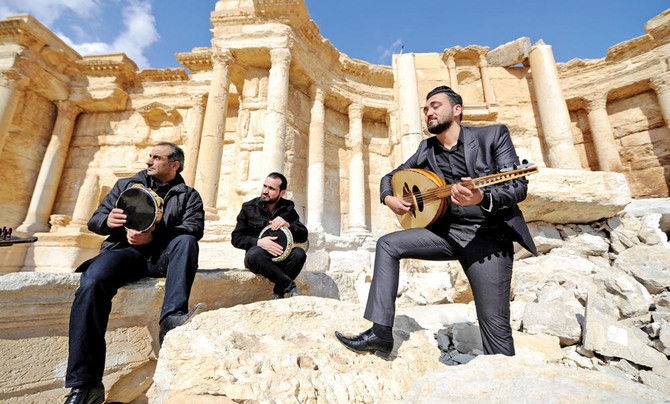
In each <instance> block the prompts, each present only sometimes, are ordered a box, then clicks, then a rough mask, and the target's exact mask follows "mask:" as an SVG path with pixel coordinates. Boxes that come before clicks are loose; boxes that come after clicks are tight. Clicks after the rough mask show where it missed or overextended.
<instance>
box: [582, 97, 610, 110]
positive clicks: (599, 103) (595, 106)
mask: <svg viewBox="0 0 670 404" xmlns="http://www.w3.org/2000/svg"><path fill="white" fill-rule="evenodd" d="M584 103H585V107H586V112H590V111H596V110H600V109H605V108H606V107H607V94H606V93H596V94H592V95H590V96H588V97H585V98H584Z"/></svg>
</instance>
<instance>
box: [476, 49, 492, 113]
mask: <svg viewBox="0 0 670 404" xmlns="http://www.w3.org/2000/svg"><path fill="white" fill-rule="evenodd" d="M479 73H480V75H481V77H482V88H483V90H484V102H485V103H486V104H493V103H494V102H496V100H495V96H494V95H493V88H492V87H491V79H490V78H489V63H488V62H487V61H486V55H485V54H483V53H480V54H479Z"/></svg>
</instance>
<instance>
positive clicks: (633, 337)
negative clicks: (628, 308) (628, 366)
mask: <svg viewBox="0 0 670 404" xmlns="http://www.w3.org/2000/svg"><path fill="white" fill-rule="evenodd" d="M602 300H603V298H602V297H598V296H597V295H595V294H590V295H589V298H588V300H587V303H586V315H585V317H584V333H583V337H582V344H583V345H584V348H586V349H588V350H591V351H595V352H597V353H599V354H601V355H604V356H610V357H616V358H623V359H626V360H628V361H631V362H633V363H637V364H638V365H644V366H647V367H654V366H666V365H667V363H668V359H667V358H666V357H665V355H663V354H662V353H661V352H659V351H657V350H656V349H654V348H652V347H650V346H648V345H647V341H645V340H646V339H647V338H646V335H645V336H644V337H642V336H640V335H639V334H638V333H637V332H635V330H633V329H631V328H628V327H625V326H623V325H622V324H619V323H617V321H616V320H615V319H614V318H612V317H610V316H609V315H607V313H603V312H602V310H601V309H600V307H602V306H603V305H606V304H605V303H604V302H602Z"/></svg>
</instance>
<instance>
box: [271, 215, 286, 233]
mask: <svg viewBox="0 0 670 404" xmlns="http://www.w3.org/2000/svg"><path fill="white" fill-rule="evenodd" d="M270 225H272V230H279V229H281V228H282V227H284V226H286V227H289V224H288V222H287V221H286V220H284V218H283V217H281V216H277V217H275V218H274V219H272V220H271V221H270Z"/></svg>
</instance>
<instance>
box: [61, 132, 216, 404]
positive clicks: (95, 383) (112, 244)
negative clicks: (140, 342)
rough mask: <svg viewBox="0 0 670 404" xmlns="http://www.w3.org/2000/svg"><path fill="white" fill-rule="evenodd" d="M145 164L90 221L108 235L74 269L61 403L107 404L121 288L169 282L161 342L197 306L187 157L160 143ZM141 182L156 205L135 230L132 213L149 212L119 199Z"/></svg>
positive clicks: (200, 217)
mask: <svg viewBox="0 0 670 404" xmlns="http://www.w3.org/2000/svg"><path fill="white" fill-rule="evenodd" d="M146 163H147V169H146V170H142V171H140V172H139V173H137V174H136V175H135V176H134V177H132V178H124V179H121V180H119V181H117V182H116V184H115V185H114V187H113V188H112V190H111V191H110V192H109V193H108V194H107V195H106V196H105V198H104V200H103V201H102V203H101V204H100V206H98V208H97V209H96V211H95V212H94V213H93V216H92V217H91V219H90V220H89V222H88V228H89V230H91V231H93V232H95V233H97V234H101V235H105V236H108V237H107V239H106V240H105V241H104V242H103V243H102V247H101V249H100V253H99V254H98V255H97V256H96V257H95V258H92V259H90V260H88V261H86V262H85V263H83V264H82V265H80V266H79V268H77V272H83V273H82V275H81V279H80V283H79V288H78V289H77V291H76V293H75V298H74V301H73V303H72V309H71V311H70V335H69V338H70V339H69V356H68V366H67V373H66V378H65V382H66V387H71V388H72V390H71V392H70V394H69V395H68V398H67V401H66V404H75V403H77V404H79V403H102V402H103V401H104V386H103V385H102V375H103V371H104V368H105V350H106V344H105V331H106V329H107V322H108V320H109V313H110V311H111V308H112V298H113V297H114V295H116V292H117V291H118V289H119V288H120V287H122V286H124V285H126V284H128V283H130V282H134V281H137V280H139V279H141V278H143V277H166V280H165V297H164V299H163V306H162V309H161V313H160V317H159V325H160V334H159V344H161V345H162V343H163V338H164V336H165V334H167V332H168V331H170V330H171V329H173V328H175V327H177V326H179V325H182V324H184V323H186V322H187V321H188V320H189V319H191V317H192V316H193V315H194V314H195V313H196V312H197V311H198V310H199V309H200V308H201V307H202V306H201V304H198V305H196V306H195V307H194V308H193V309H192V310H191V311H190V312H189V311H188V299H189V296H190V293H191V286H192V285H193V280H194V278H195V272H196V270H197V268H198V253H199V249H198V240H200V238H202V235H203V231H204V227H205V219H204V218H205V212H204V209H203V204H202V199H201V198H200V194H199V193H198V192H197V191H196V190H195V189H193V188H191V187H188V186H186V184H185V183H184V179H183V178H182V176H181V175H180V174H179V173H180V172H181V171H182V169H183V165H184V152H183V151H182V150H181V149H180V148H179V147H177V146H176V145H175V144H173V143H168V142H161V143H159V144H158V145H156V146H155V147H154V148H153V149H152V150H151V153H150V154H149V159H148V160H147V162H146ZM138 185H139V186H140V187H144V188H146V189H148V190H152V191H151V192H148V191H147V193H148V194H151V195H152V196H151V197H148V198H140V199H141V200H142V201H144V202H146V201H147V200H156V201H157V202H156V203H155V206H154V207H153V208H154V209H155V211H156V215H155V216H154V220H155V222H153V223H150V224H149V226H146V225H145V226H143V227H139V228H131V227H137V226H135V225H131V223H133V222H135V220H134V219H135V218H134V217H131V216H132V215H134V214H135V212H136V211H143V212H146V210H147V209H150V208H151V207H147V206H144V207H141V206H137V207H135V206H132V205H133V204H135V203H137V204H139V203H140V199H137V200H134V201H133V198H130V199H127V198H122V197H121V196H122V195H123V194H124V191H126V190H129V189H133V188H137V187H138ZM133 191H135V189H133ZM153 195H155V196H153ZM121 201H123V202H124V203H123V204H120V202H121ZM162 201H164V211H163V212H162V218H161V217H160V216H161V215H160V214H158V213H159V211H160V210H163V205H162V204H161V203H160V202H162ZM118 206H123V207H125V208H126V211H124V210H123V209H121V208H119V207H118ZM131 208H132V209H131ZM135 208H137V209H135ZM131 212H132V213H131Z"/></svg>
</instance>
